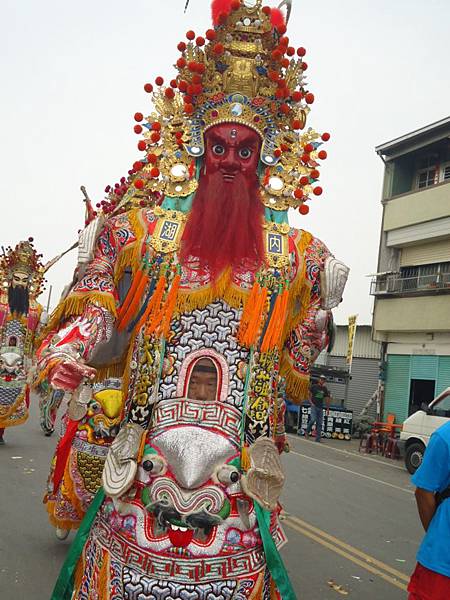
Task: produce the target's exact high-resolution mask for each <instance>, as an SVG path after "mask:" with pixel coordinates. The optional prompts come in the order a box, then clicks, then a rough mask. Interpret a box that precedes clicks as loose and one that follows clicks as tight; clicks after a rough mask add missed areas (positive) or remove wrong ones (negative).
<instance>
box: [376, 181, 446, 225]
mask: <svg viewBox="0 0 450 600" xmlns="http://www.w3.org/2000/svg"><path fill="white" fill-rule="evenodd" d="M449 215H450V184H449V183H442V184H438V185H434V186H431V187H429V188H426V189H421V190H418V191H417V192H412V193H410V194H405V195H404V196H398V197H396V198H392V199H391V200H389V201H387V202H386V203H385V206H384V219H383V230H384V231H390V230H391V229H397V228H399V227H405V226H407V225H413V224H415V223H423V222H424V221H431V220H433V219H440V218H442V217H448V216H449Z"/></svg>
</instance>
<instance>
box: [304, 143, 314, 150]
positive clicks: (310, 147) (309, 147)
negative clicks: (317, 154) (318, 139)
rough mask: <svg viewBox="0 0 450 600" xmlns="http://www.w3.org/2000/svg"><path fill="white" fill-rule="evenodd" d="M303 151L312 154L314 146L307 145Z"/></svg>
mask: <svg viewBox="0 0 450 600" xmlns="http://www.w3.org/2000/svg"><path fill="white" fill-rule="evenodd" d="M303 149H304V151H305V152H312V151H313V150H314V146H313V145H312V144H306V146H304V148H303Z"/></svg>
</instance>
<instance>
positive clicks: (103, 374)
mask: <svg viewBox="0 0 450 600" xmlns="http://www.w3.org/2000/svg"><path fill="white" fill-rule="evenodd" d="M124 369H125V361H124V360H121V361H120V362H118V363H115V364H112V365H108V366H105V367H98V368H97V372H96V373H95V377H94V382H98V381H104V380H105V379H109V378H110V377H114V378H120V377H122V375H123V372H124Z"/></svg>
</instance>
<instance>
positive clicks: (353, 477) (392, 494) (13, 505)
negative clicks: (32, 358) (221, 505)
mask: <svg viewBox="0 0 450 600" xmlns="http://www.w3.org/2000/svg"><path fill="white" fill-rule="evenodd" d="M5 439H6V442H7V444H6V445H5V446H2V447H0V477H1V501H0V532H1V534H0V599H1V600H15V599H17V598H26V599H27V600H49V598H50V594H51V590H52V589H53V585H54V582H55V581H56V578H57V575H58V572H59V568H60V566H61V564H62V562H63V560H64V556H65V554H66V552H67V549H68V547H69V544H70V540H71V538H72V536H71V537H70V538H69V540H67V541H65V542H60V541H58V540H57V539H56V538H55V536H54V533H53V528H52V527H51V525H50V524H49V523H48V520H47V515H46V512H45V509H44V507H43V505H42V496H43V490H44V487H45V482H46V478H47V473H48V467H49V462H50V458H51V456H52V453H53V449H54V446H55V444H56V442H57V438H56V437H55V436H53V437H51V438H46V437H44V435H43V434H42V433H41V432H40V429H39V426H38V417H37V402H36V401H34V402H33V405H32V410H31V418H30V419H29V421H28V422H27V423H26V424H25V425H23V426H20V427H18V428H14V429H10V430H7V431H6V434H5ZM290 444H291V449H292V451H291V453H290V454H288V455H285V458H284V463H285V466H286V475H287V484H286V488H285V492H284V494H283V504H284V507H285V515H284V526H285V530H286V533H287V534H288V537H289V544H288V545H287V546H285V548H284V549H283V556H284V559H285V562H286V565H287V568H288V571H289V573H290V576H291V580H292V583H293V586H294V589H295V591H296V592H297V596H298V599H299V600H338V598H340V597H345V596H348V597H349V598H354V599H355V600H359V599H361V600H363V599H364V600H379V599H380V598H383V600H397V599H405V598H406V597H407V594H406V591H405V590H406V585H407V581H408V576H409V574H410V573H411V571H412V569H413V567H414V564H415V552H416V550H417V547H418V544H419V542H420V539H421V537H422V532H421V528H420V524H419V521H418V518H417V515H416V509H415V502H414V496H413V488H412V487H411V485H410V483H409V476H408V474H407V473H406V471H404V469H403V468H402V466H401V465H400V464H399V463H396V462H391V461H382V460H379V459H377V458H372V457H366V456H360V455H357V454H355V453H353V452H350V451H349V449H350V447H351V446H350V445H349V444H348V443H346V442H341V445H337V444H336V443H334V444H331V443H328V444H327V443H326V442H325V443H324V444H316V443H315V442H312V441H309V440H304V439H303V438H297V437H296V436H290ZM72 535H73V534H72Z"/></svg>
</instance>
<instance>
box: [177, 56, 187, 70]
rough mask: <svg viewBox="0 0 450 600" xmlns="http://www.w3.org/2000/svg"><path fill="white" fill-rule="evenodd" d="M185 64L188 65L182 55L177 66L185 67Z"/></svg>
mask: <svg viewBox="0 0 450 600" xmlns="http://www.w3.org/2000/svg"><path fill="white" fill-rule="evenodd" d="M185 66H186V59H185V58H184V57H183V56H180V58H179V59H178V60H177V67H178V68H179V69H184V67H185Z"/></svg>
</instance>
